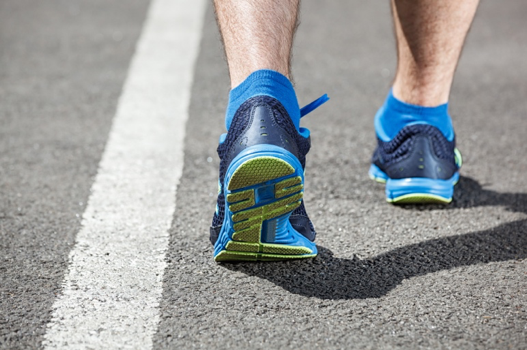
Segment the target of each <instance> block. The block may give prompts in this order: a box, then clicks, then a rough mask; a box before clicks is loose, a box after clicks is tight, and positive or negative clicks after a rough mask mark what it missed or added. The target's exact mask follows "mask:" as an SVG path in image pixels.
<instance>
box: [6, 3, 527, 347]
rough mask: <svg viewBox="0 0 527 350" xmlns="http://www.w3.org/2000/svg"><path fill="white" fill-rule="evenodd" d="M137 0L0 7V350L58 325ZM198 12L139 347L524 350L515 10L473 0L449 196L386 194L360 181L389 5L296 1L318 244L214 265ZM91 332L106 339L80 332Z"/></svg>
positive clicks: (310, 206)
mask: <svg viewBox="0 0 527 350" xmlns="http://www.w3.org/2000/svg"><path fill="white" fill-rule="evenodd" d="M154 1H156V0H154ZM178 1H180V0H178ZM187 2H188V3H193V1H188V0H187ZM149 5H150V4H149V2H148V1H146V0H127V1H102V0H91V1H88V0H74V1H66V0H46V1H29V0H5V1H2V2H0V121H1V124H0V348H1V349H41V348H45V347H47V348H55V346H56V344H58V343H54V342H53V341H52V340H57V339H56V338H53V337H54V336H51V335H49V334H50V333H49V332H50V329H52V324H53V322H62V321H61V318H60V315H61V314H60V312H58V311H57V309H60V308H59V307H58V306H57V305H58V304H57V303H58V300H60V298H61V296H62V295H63V294H64V295H66V294H67V293H66V292H64V290H65V288H66V287H67V284H66V283H65V282H64V281H65V278H66V276H68V273H69V272H68V271H70V270H71V268H70V269H69V268H68V266H71V264H70V263H71V257H70V253H71V252H72V251H74V249H76V248H75V247H76V242H77V241H76V240H77V237H78V234H79V232H80V231H81V218H82V217H83V213H84V212H85V209H86V207H87V202H88V199H89V198H90V195H91V193H92V192H91V191H90V189H91V188H92V186H93V185H94V182H95V181H98V180H96V175H97V173H98V168H99V164H100V162H101V159H102V157H103V152H104V150H105V147H106V145H107V142H108V135H109V133H110V129H111V126H112V121H113V120H114V116H115V115H116V110H117V108H118V103H119V98H120V96H122V89H123V86H124V85H125V83H126V79H127V76H128V74H130V73H129V72H130V71H129V66H130V62H131V61H132V58H133V57H134V52H135V47H136V44H137V41H138V40H139V38H140V35H141V32H142V30H143V26H144V23H145V18H147V13H148V8H149ZM206 5H207V8H206V10H205V11H204V12H203V16H204V19H202V23H203V26H202V27H203V28H202V32H201V33H200V35H201V42H200V44H199V53H198V57H197V59H196V61H195V66H194V67H195V68H194V70H193V72H194V73H193V84H192V88H191V91H190V92H191V94H190V95H189V96H190V107H189V108H188V121H187V123H186V127H185V139H184V144H182V145H181V146H180V147H182V149H183V150H184V162H183V168H182V169H183V170H182V175H181V177H180V178H179V179H178V178H176V177H174V182H173V183H171V184H169V186H168V187H171V186H176V185H177V191H176V194H175V198H174V200H175V203H176V209H175V211H174V212H173V214H172V212H170V217H169V219H170V220H171V222H172V224H171V227H170V229H169V231H168V233H169V239H168V240H167V242H168V247H165V248H166V250H162V254H164V256H165V259H164V261H165V263H166V267H165V268H164V271H161V273H159V287H160V288H162V289H160V290H161V293H162V296H161V297H160V299H159V300H158V302H159V304H158V305H157V306H156V307H155V308H154V309H155V312H156V314H157V316H156V317H158V318H159V320H158V322H157V328H156V330H155V331H154V332H153V333H152V334H151V336H149V337H147V338H148V339H147V341H146V343H145V344H149V345H148V347H150V348H152V349H156V350H161V349H176V348H178V349H179V348H181V349H193V348H204V349H205V348H207V349H209V348H212V349H216V348H217V349H247V348H254V349H260V348H269V349H298V348H305V349H316V348H318V349H341V348H357V349H393V348H402V349H427V348H434V349H527V335H526V334H527V306H526V305H527V292H526V291H527V259H526V258H527V181H526V180H527V175H526V174H527V157H526V156H525V154H526V153H527V143H526V142H525V135H527V60H526V59H525V57H527V45H526V43H527V21H525V18H526V16H527V3H526V2H525V1H523V0H510V1H506V2H499V1H490V0H484V1H482V3H481V7H480V9H479V11H478V14H477V16H476V19H475V22H474V25H473V27H472V30H471V33H470V35H469V38H468V40H467V44H466V48H465V51H464V53H463V57H462V59H461V63H460V66H459V68H458V71H457V75H456V79H455V82H454V87H453V91H452V97H451V101H450V102H451V104H450V106H451V109H450V112H451V115H452V117H453V121H454V126H455V128H456V135H457V140H458V148H459V149H460V150H461V152H462V153H463V156H464V165H463V168H462V170H461V175H462V176H461V180H460V182H459V184H458V185H457V187H456V191H455V195H454V201H453V203H451V204H450V205H448V206H393V205H390V204H388V203H386V202H385V199H384V187H383V186H382V185H379V184H377V183H374V182H372V181H371V180H370V179H369V178H368V175H367V171H368V167H369V161H370V157H371V153H372V151H373V149H374V146H375V137H374V130H373V115H374V114H375V112H376V110H377V108H378V107H379V106H380V104H381V103H382V102H383V100H384V98H385V96H386V94H387V92H388V90H389V87H390V83H391V79H392V77H393V74H394V68H395V49H394V38H393V34H392V24H391V20H390V9H389V4H388V2H381V1H378V2H371V1H370V2H365V1H358V0H354V1H350V0H339V1H328V2H324V3H323V4H322V3H321V2H319V1H316V0H309V1H308V0H304V1H303V3H302V16H301V25H300V28H299V31H298V33H297V37H296V42H295V46H294V66H293V73H294V80H295V85H296V89H297V94H298V96H299V99H300V104H301V105H305V104H307V103H309V102H311V101H312V100H314V99H316V98H317V97H319V96H320V95H322V94H324V93H328V94H329V96H330V97H331V101H330V102H328V103H327V104H325V105H324V106H323V107H321V108H319V109H317V110H316V112H314V113H312V114H310V115H309V116H307V117H306V118H304V119H303V120H302V123H303V125H304V126H306V127H308V128H310V129H311V133H312V149H311V152H310V153H309V155H308V160H307V172H306V179H307V182H306V195H305V200H306V206H307V210H308V212H309V214H310V216H311V218H312V219H313V221H314V223H315V227H316V229H317V232H318V236H317V244H318V245H319V252H320V254H319V256H318V257H317V258H315V259H312V260H308V261H291V262H277V263H242V264H217V263H215V262H214V261H213V260H212V247H211V245H210V243H209V241H208V228H209V224H210V220H211V216H212V212H213V210H214V206H215V201H216V191H217V175H218V174H217V171H218V166H219V160H218V157H217V155H216V147H217V142H218V137H219V135H220V134H221V133H223V132H224V128H225V127H224V123H223V115H224V110H225V107H226V102H227V94H228V91H229V82H228V74H227V68H226V63H225V60H224V57H223V51H222V48H221V45H220V41H219V34H218V31H217V29H216V25H215V21H214V15H213V11H212V6H211V4H210V3H209V2H207V4H206ZM137 54H138V53H135V55H137ZM143 88H145V89H147V88H148V87H143ZM167 94H170V92H167ZM124 153H126V152H124ZM125 156H126V155H125ZM125 156H124V157H125ZM95 209H97V208H95ZM172 215H173V216H172ZM77 243H78V242H77ZM149 253H150V252H149V251H145V252H144V254H145V255H148V254H149ZM107 259H113V256H112V255H109V256H108V257H107ZM130 268H132V269H133V267H130ZM153 273H154V272H153ZM101 274H104V272H103V271H101ZM86 283H88V284H90V283H91V284H93V285H97V284H98V283H99V282H97V281H86ZM146 292H148V290H146ZM116 293H120V292H119V291H116ZM126 293H127V291H126V290H123V291H122V294H123V295H126ZM119 295H120V294H119ZM124 299H125V302H126V298H124ZM133 302H135V301H133ZM79 303H81V304H82V302H79ZM94 305H95V306H94V307H95V308H96V305H99V304H96V303H94ZM112 305H113V304H112ZM115 305H121V304H115ZM78 307H80V308H83V310H84V309H85V310H90V307H92V305H78ZM96 311H97V310H96ZM121 311H122V310H121ZM57 312H58V313H57ZM54 315H55V318H53V317H54ZM57 315H58V318H57ZM54 320H55V321H54ZM57 320H58V321H57ZM66 321H67V320H66ZM137 322H142V320H140V319H139V318H138V319H137ZM94 327H95V328H94V331H90V332H91V333H90V334H89V337H88V335H86V334H84V333H83V332H87V330H86V329H84V328H78V329H77V328H72V329H67V331H68V332H69V333H68V334H73V335H75V337H78V338H79V339H84V338H83V337H85V336H86V337H88V338H86V339H88V340H87V341H86V343H82V342H81V343H76V344H75V345H76V347H73V346H72V348H101V349H109V348H112V349H113V348H120V347H122V348H140V347H139V346H138V344H137V343H136V344H134V343H129V342H128V343H127V341H129V339H124V338H123V339H122V343H121V344H122V346H119V344H120V342H121V340H120V338H118V337H117V338H116V336H115V334H121V333H123V334H126V331H127V329H129V327H130V325H129V324H126V322H123V324H122V329H120V330H119V332H120V333H119V332H117V331H116V332H114V330H111V329H110V330H100V329H99V328H97V327H96V326H94ZM98 332H100V333H104V337H103V336H101V337H100V338H99V339H107V336H109V337H111V336H112V334H113V337H114V338H113V339H112V341H113V343H111V344H110V343H108V344H106V343H104V341H102V342H98V343H97V342H96V343H90V342H89V341H90V339H91V340H93V339H97V338H98ZM105 332H106V333H105ZM90 337H91V338H90ZM51 338H53V339H51ZM50 339H51V340H50ZM79 344H80V345H79ZM83 344H84V346H83ZM93 344H96V345H93ZM57 347H58V346H57Z"/></svg>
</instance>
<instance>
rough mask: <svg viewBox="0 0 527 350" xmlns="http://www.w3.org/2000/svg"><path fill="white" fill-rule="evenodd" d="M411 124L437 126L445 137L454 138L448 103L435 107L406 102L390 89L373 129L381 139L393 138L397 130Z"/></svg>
mask: <svg viewBox="0 0 527 350" xmlns="http://www.w3.org/2000/svg"><path fill="white" fill-rule="evenodd" d="M411 124H429V125H432V126H434V127H436V128H438V129H439V130H440V131H441V132H442V133H443V135H445V137H446V138H447V139H448V140H449V141H451V140H453V139H454V129H453V126H452V120H451V118H450V115H449V114H448V103H443V104H441V105H436V106H435V107H428V106H421V105H416V104H410V103H406V102H404V101H401V100H400V99H398V98H397V97H395V96H394V93H393V90H390V93H389V94H388V97H387V98H386V100H385V102H384V105H383V106H382V107H381V108H380V109H379V111H378V112H377V115H376V116H375V131H376V132H377V136H379V138H380V139H381V140H383V141H389V140H391V139H393V138H394V137H395V136H396V135H397V133H399V131H400V130H401V129H402V128H404V127H405V126H407V125H411Z"/></svg>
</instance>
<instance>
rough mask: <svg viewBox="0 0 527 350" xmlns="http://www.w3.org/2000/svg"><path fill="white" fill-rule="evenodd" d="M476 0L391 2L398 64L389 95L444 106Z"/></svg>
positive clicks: (428, 104)
mask: <svg viewBox="0 0 527 350" xmlns="http://www.w3.org/2000/svg"><path fill="white" fill-rule="evenodd" d="M478 2H479V0H462V1H460V0H440V1H438V0H392V10H393V16H394V24H395V34H396V37H397V51H398V64H397V73H396V76H395V82H394V85H393V94H394V95H395V97H397V98H398V99H400V100H402V101H404V102H407V103H411V104H415V105H421V106H428V107H434V106H438V105H441V104H443V103H446V102H448V96H449V94H450V87H451V85H452V80H453V78H454V72H455V70H456V66H457V62H458V59H459V56H460V54H461V49H462V47H463V43H464V41H465V37H466V35H467V32H468V30H469V28H470V25H471V23H472V19H473V18H474V15H475V13H476V8H477V6H478Z"/></svg>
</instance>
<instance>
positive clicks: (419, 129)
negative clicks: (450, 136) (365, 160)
mask: <svg viewBox="0 0 527 350" xmlns="http://www.w3.org/2000/svg"><path fill="white" fill-rule="evenodd" d="M377 142H378V145H377V148H376V150H375V152H374V153H373V158H372V163H373V164H375V165H376V166H377V167H379V168H380V169H381V170H382V171H383V172H385V173H386V174H387V175H388V177H390V178H392V179H402V178H411V177H424V178H430V179H443V180H444V179H449V178H451V177H452V176H453V175H454V173H455V172H456V171H457V169H458V166H457V165H456V162H455V155H454V149H455V138H454V140H452V141H448V140H447V138H446V137H445V136H444V135H443V133H442V132H441V131H440V130H439V129H437V128H436V127H434V126H432V125H428V124H413V125H408V126H406V127H404V128H402V129H401V130H400V131H399V133H398V134H397V135H396V136H395V137H394V138H393V139H392V140H390V141H388V142H384V141H382V140H380V139H379V138H377Z"/></svg>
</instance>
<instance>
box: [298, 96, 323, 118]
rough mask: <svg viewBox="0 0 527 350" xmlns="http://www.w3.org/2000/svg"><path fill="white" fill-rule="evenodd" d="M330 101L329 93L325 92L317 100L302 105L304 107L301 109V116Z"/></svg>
mask: <svg viewBox="0 0 527 350" xmlns="http://www.w3.org/2000/svg"><path fill="white" fill-rule="evenodd" d="M328 101H329V97H328V94H324V95H322V96H320V97H319V98H317V99H316V100H315V101H313V102H311V103H310V104H308V105H306V106H304V107H302V109H300V118H302V117H303V116H305V115H306V114H309V113H311V112H313V111H314V110H315V109H317V108H318V107H320V106H322V105H323V104H324V103H326V102H328Z"/></svg>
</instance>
